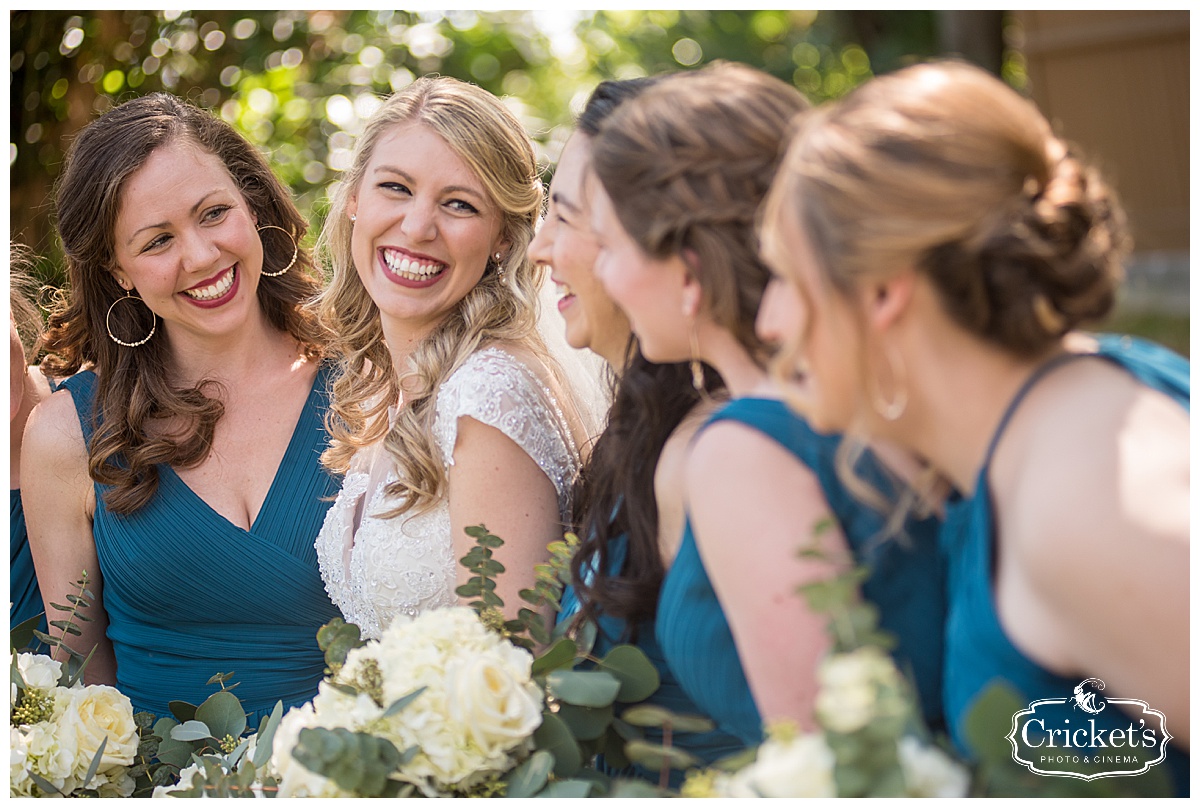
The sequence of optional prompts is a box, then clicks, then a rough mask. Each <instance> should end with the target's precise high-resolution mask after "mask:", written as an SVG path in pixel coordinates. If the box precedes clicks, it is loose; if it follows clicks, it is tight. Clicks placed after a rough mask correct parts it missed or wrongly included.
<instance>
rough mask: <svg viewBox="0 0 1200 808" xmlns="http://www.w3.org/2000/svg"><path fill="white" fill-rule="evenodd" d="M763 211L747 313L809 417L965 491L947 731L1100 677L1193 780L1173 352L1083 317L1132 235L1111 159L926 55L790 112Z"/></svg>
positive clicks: (951, 552) (1180, 442)
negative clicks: (1005, 689) (829, 100)
mask: <svg viewBox="0 0 1200 808" xmlns="http://www.w3.org/2000/svg"><path fill="white" fill-rule="evenodd" d="M763 231H764V232H763V249H764V255H765V256H766V258H767V260H768V261H769V262H770V264H771V265H772V266H773V267H774V268H775V269H776V271H777V272H778V273H779V274H778V278H777V280H776V282H775V283H774V284H773V286H772V292H771V297H772V300H771V302H770V304H769V305H768V306H767V307H765V311H764V315H763V318H762V324H761V325H762V330H763V331H764V332H765V333H769V334H772V335H775V336H776V337H778V338H780V339H787V340H788V341H789V343H790V349H789V354H788V355H787V356H785V357H781V363H780V366H779V372H780V374H781V375H783V376H791V375H793V374H796V373H801V371H802V376H803V396H802V399H801V401H800V402H799V404H800V405H801V406H802V407H803V409H804V412H805V413H806V414H808V416H809V417H810V418H811V420H812V422H813V424H814V425H816V426H818V427H820V428H822V429H848V428H854V429H855V430H858V431H861V432H864V433H866V434H868V435H875V436H883V437H886V438H888V439H891V440H894V441H896V442H897V443H900V444H902V445H904V446H906V447H908V448H909V449H911V450H912V451H913V452H915V453H917V454H918V455H920V456H922V457H925V458H927V459H928V461H929V463H930V464H932V466H933V467H934V468H936V469H937V470H938V471H940V472H941V473H942V474H944V475H945V476H946V477H947V478H948V479H949V481H950V482H951V483H952V484H953V485H954V487H955V488H956V489H957V490H958V492H960V493H961V497H960V498H959V499H958V500H957V501H956V502H955V503H953V504H952V505H951V507H950V509H949V511H948V513H947V518H946V526H945V532H944V536H943V546H944V549H945V552H946V553H947V555H948V557H949V565H950V566H949V576H950V577H949V596H948V597H949V615H948V624H947V634H946V691H945V696H946V699H945V706H946V714H947V720H948V722H949V724H950V730H951V733H952V735H953V737H954V738H955V740H956V741H957V742H958V743H959V745H960V746H961V747H963V749H964V751H967V752H968V753H969V752H970V751H971V750H970V749H968V748H967V746H966V741H965V738H964V723H963V722H964V716H965V715H966V714H967V713H968V712H969V710H970V709H971V707H972V705H973V704H974V702H975V699H976V697H977V696H979V694H980V693H981V692H982V691H983V690H984V689H985V687H987V686H988V685H989V684H990V683H992V682H995V681H1001V682H1005V683H1007V684H1008V685H1009V686H1011V687H1013V688H1015V689H1016V690H1017V691H1018V692H1019V693H1020V694H1021V698H1022V699H1024V700H1028V701H1033V700H1035V699H1049V698H1056V697H1069V696H1070V695H1071V694H1072V692H1073V689H1074V688H1075V686H1076V685H1077V684H1078V683H1079V682H1080V681H1081V680H1083V679H1086V678H1091V677H1096V678H1099V679H1102V680H1103V681H1104V682H1105V683H1106V685H1107V687H1106V689H1105V691H1104V695H1105V696H1122V697H1129V698H1134V699H1140V700H1143V701H1145V702H1148V703H1149V704H1150V706H1151V707H1153V708H1155V709H1158V710H1160V711H1161V712H1162V713H1164V714H1165V716H1166V719H1167V724H1168V728H1169V731H1170V732H1171V733H1172V734H1173V735H1174V736H1175V738H1174V740H1172V741H1171V742H1170V743H1169V744H1168V756H1167V757H1168V762H1169V763H1170V764H1171V765H1172V766H1173V770H1174V773H1175V774H1176V776H1177V785H1178V788H1179V790H1180V791H1181V792H1186V790H1187V773H1188V772H1187V766H1186V759H1185V757H1186V756H1184V755H1181V754H1179V752H1178V750H1179V749H1181V748H1182V749H1187V747H1188V744H1189V735H1190V731H1189V710H1190V696H1189V694H1190V677H1189V668H1188V660H1189V645H1188V609H1187V603H1188V596H1189V577H1188V566H1189V565H1188V557H1189V555H1188V554H1189V546H1188V544H1189V533H1188V524H1189V523H1188V517H1189V510H1188V479H1189V470H1190V463H1189V459H1188V413H1189V411H1190V404H1189V402H1190V386H1189V381H1188V372H1189V366H1188V363H1187V362H1186V361H1185V360H1183V359H1181V358H1180V357H1178V356H1176V355H1174V354H1172V353H1170V352H1168V351H1166V350H1164V349H1162V348H1159V347H1157V346H1154V345H1151V344H1148V343H1146V342H1143V341H1141V340H1138V339H1134V338H1131V337H1114V336H1099V337H1092V336H1087V335H1084V334H1082V333H1079V332H1078V331H1076V328H1077V327H1078V326H1079V325H1080V324H1081V323H1084V322H1087V321H1094V320H1097V319H1099V318H1102V317H1103V316H1104V315H1105V314H1107V313H1108V311H1109V309H1110V308H1111V306H1112V304H1113V298H1114V295H1115V293H1116V290H1117V284H1118V279H1119V277H1120V270H1121V263H1120V262H1121V257H1122V254H1123V252H1124V248H1125V246H1126V243H1127V237H1126V233H1125V229H1124V226H1123V216H1122V213H1121V210H1120V208H1119V207H1118V205H1117V203H1116V201H1115V200H1114V198H1113V196H1112V194H1111V192H1110V190H1109V189H1108V187H1107V186H1106V185H1105V183H1104V181H1103V180H1102V179H1101V178H1100V176H1099V175H1098V174H1097V173H1096V172H1095V171H1094V170H1093V169H1092V168H1090V167H1089V166H1088V165H1086V164H1085V163H1084V162H1083V161H1082V160H1081V159H1080V158H1079V157H1078V156H1077V155H1076V154H1075V153H1073V152H1072V151H1071V150H1070V149H1069V148H1068V147H1067V146H1066V145H1065V144H1064V143H1063V142H1062V141H1061V140H1060V139H1059V138H1057V137H1056V136H1055V135H1054V134H1053V132H1052V131H1051V128H1050V125H1049V124H1048V123H1047V121H1046V120H1045V118H1043V117H1042V115H1041V114H1040V113H1039V112H1038V111H1037V110H1036V108H1035V107H1034V106H1033V105H1031V104H1030V103H1029V102H1028V101H1026V100H1025V99H1023V98H1022V97H1020V96H1019V95H1018V94H1017V93H1016V92H1014V91H1013V90H1012V89H1011V88H1009V87H1007V86H1006V85H1004V84H1003V83H1002V82H1000V81H999V80H997V79H995V78H994V77H992V76H990V75H989V74H987V73H985V72H983V71H982V70H979V69H977V68H974V67H970V66H967V65H964V64H958V63H953V62H947V63H935V64H927V65H921V66H917V67H912V68H907V69H905V70H901V71H898V72H896V73H894V74H892V75H889V76H885V77H882V78H878V79H874V80H872V81H871V82H869V83H868V84H866V85H865V86H863V87H861V88H860V89H858V90H856V91H854V92H853V93H851V94H850V95H849V96H847V97H846V98H845V99H844V100H843V101H840V102H838V103H836V104H833V105H831V106H830V107H829V108H828V109H825V110H822V111H821V112H820V113H818V114H817V115H814V116H813V117H811V118H810V119H809V120H808V121H807V122H806V123H805V125H804V126H803V127H802V129H801V130H800V132H799V134H798V135H797V136H796V138H795V139H794V140H793V141H792V143H791V145H790V148H789V150H788V154H787V158H786V162H785V166H784V168H783V169H782V171H781V173H780V176H779V179H778V180H777V182H776V183H775V186H774V187H773V189H772V191H771V195H770V198H769V200H768V203H767V206H766V215H765V225H764V228H763ZM1089 720H1090V719H1089ZM1095 720H1096V722H1097V724H1098V725H1101V726H1108V725H1113V726H1118V727H1120V728H1121V729H1122V730H1123V729H1124V727H1125V726H1126V725H1127V724H1128V723H1129V721H1130V717H1129V716H1128V715H1122V714H1121V713H1120V712H1119V710H1117V709H1113V708H1112V706H1111V705H1110V708H1109V709H1106V710H1104V711H1103V712H1102V713H1100V714H1099V715H1096V716H1095ZM1112 722H1115V724H1113V723H1112ZM996 731H997V733H998V734H999V735H1002V734H1003V733H1004V732H1006V731H1007V727H1004V728H997V730H996ZM1172 758H1174V759H1173V760H1172Z"/></svg>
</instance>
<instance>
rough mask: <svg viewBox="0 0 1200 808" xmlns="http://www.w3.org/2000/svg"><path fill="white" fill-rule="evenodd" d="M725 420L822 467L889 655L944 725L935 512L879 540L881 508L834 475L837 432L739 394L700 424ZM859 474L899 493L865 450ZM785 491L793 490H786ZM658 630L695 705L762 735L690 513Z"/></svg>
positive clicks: (734, 727)
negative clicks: (819, 429) (888, 638)
mask: <svg viewBox="0 0 1200 808" xmlns="http://www.w3.org/2000/svg"><path fill="white" fill-rule="evenodd" d="M719 421H736V422H739V423H743V424H746V425H748V426H750V427H752V428H754V429H756V430H758V431H760V432H762V433H763V434H765V435H767V436H768V437H770V438H772V439H773V440H775V441H776V442H777V443H779V444H780V445H782V446H783V447H784V448H786V449H788V451H790V452H791V453H792V454H793V455H794V456H795V457H796V458H797V459H798V460H799V461H800V462H801V463H803V464H804V465H805V466H807V467H808V468H809V469H810V470H811V471H812V472H813V473H814V474H815V475H816V477H817V480H818V482H819V484H820V486H821V489H822V491H823V492H824V494H825V499H826V501H827V502H828V504H829V507H830V509H831V510H832V512H833V515H834V517H835V518H836V520H837V521H838V524H839V525H840V527H841V530H842V533H843V535H844V536H845V538H846V541H847V543H848V544H849V546H850V549H851V552H852V553H853V555H854V557H855V559H856V561H857V562H858V563H860V564H863V565H865V566H867V567H868V569H869V575H868V577H867V579H866V580H865V581H864V583H863V595H864V597H865V598H867V599H868V600H870V601H871V602H873V603H874V604H875V605H876V606H877V607H878V608H879V611H880V623H881V626H882V627H883V628H884V629H886V630H887V631H889V632H891V633H892V634H893V635H895V637H896V639H897V645H896V647H895V648H894V649H893V655H894V657H895V658H896V660H897V662H898V664H899V665H900V667H901V668H902V669H903V670H905V671H906V672H907V673H909V675H910V677H911V679H912V681H913V682H914V683H915V685H916V690H917V694H918V697H919V699H920V702H921V708H922V712H923V714H924V716H925V719H926V721H927V722H928V723H929V724H930V725H931V726H933V727H935V728H936V727H939V726H940V725H941V673H942V629H943V625H944V620H945V594H944V584H943V580H944V571H943V568H942V566H941V561H940V557H939V554H938V546H937V531H938V522H937V520H935V519H932V518H930V519H924V520H915V519H914V520H909V522H908V523H907V524H906V525H905V527H904V530H905V534H906V537H904V538H899V537H898V538H892V539H883V538H882V536H883V529H884V526H885V523H886V518H885V515H884V514H880V513H878V512H876V511H875V510H873V509H872V508H871V507H870V506H868V505H866V504H864V503H862V502H861V501H859V500H858V499H856V498H855V496H854V495H853V494H852V493H851V492H850V491H848V490H846V488H845V486H844V485H843V484H842V482H841V481H840V480H839V478H838V475H837V470H836V463H835V453H836V452H837V448H838V446H839V444H840V442H841V438H840V436H837V435H821V434H818V433H816V432H814V431H813V430H812V428H811V427H809V425H808V424H807V422H805V421H804V420H803V419H802V418H799V417H798V416H796V415H795V414H794V413H792V412H791V410H789V409H788V408H787V406H786V405H785V404H783V402H781V401H776V400H773V399H761V398H740V399H735V400H734V401H731V402H730V403H729V404H727V405H725V406H724V407H723V408H721V409H720V410H719V411H717V412H716V413H714V414H713V415H712V416H711V417H710V418H709V419H708V421H707V422H706V423H705V424H704V426H703V427H701V429H704V428H706V427H707V426H708V425H710V424H713V423H717V422H719ZM855 472H856V473H857V474H858V475H859V477H860V478H862V479H864V480H866V481H867V482H869V483H871V484H872V485H874V486H876V487H877V488H878V489H879V490H881V491H883V492H884V493H885V494H891V493H894V488H893V484H892V483H891V481H890V479H889V478H888V476H887V475H886V474H885V473H884V472H883V470H882V469H881V467H880V466H879V464H878V461H877V460H875V458H874V456H873V455H871V454H870V453H865V454H864V455H863V456H862V457H861V458H860V460H859V462H858V464H857V466H856V468H855ZM779 494H780V496H787V492H786V491H781V492H779ZM808 533H809V529H808V528H799V527H798V528H797V534H796V536H795V545H796V548H797V549H799V548H800V547H801V546H802V545H804V544H805V543H806V542H807V540H808V538H809V535H808ZM745 538H746V539H747V540H749V539H750V538H752V537H745ZM797 597H800V595H797ZM655 630H656V635H657V639H658V643H659V645H660V646H661V648H662V653H663V655H664V657H665V659H666V662H667V664H668V665H669V666H670V668H671V670H672V671H674V672H675V675H676V677H677V678H678V680H679V684H680V686H681V688H682V690H683V692H684V693H686V695H687V696H688V697H689V698H690V699H691V700H692V701H693V702H694V703H695V704H696V705H697V706H698V708H699V711H700V712H701V713H703V714H706V715H708V716H709V717H711V718H712V719H713V720H714V721H715V722H716V725H717V727H718V729H720V730H721V731H723V732H726V733H729V734H731V735H734V736H736V737H737V738H739V739H740V740H741V741H742V743H743V744H745V745H753V744H758V743H761V742H762V740H763V725H762V717H761V716H760V714H759V711H758V708H757V706H756V705H755V703H754V698H753V696H752V695H751V691H750V685H749V683H748V682H747V680H746V674H745V670H744V667H743V665H742V661H741V660H740V659H739V657H738V653H737V647H736V645H735V644H734V639H733V633H732V631H731V630H730V627H729V622H728V620H727V619H726V618H725V614H724V612H723V611H722V609H721V603H720V601H719V600H718V599H717V595H716V592H715V591H714V590H713V587H712V583H711V581H710V580H709V577H708V573H707V572H706V570H705V568H704V561H703V559H702V558H701V556H700V550H699V548H698V546H697V545H696V540H695V537H694V535H693V533H692V526H691V521H690V519H689V521H688V522H687V524H686V527H685V529H684V534H683V541H682V544H681V545H680V548H679V552H678V554H677V555H676V557H675V560H674V562H672V564H671V567H670V569H669V570H668V571H667V575H666V578H665V579H664V581H663V587H662V592H661V594H660V596H659V603H658V619H657V622H656V628H655ZM779 641H780V642H781V643H783V642H788V638H787V637H786V636H781V637H779Z"/></svg>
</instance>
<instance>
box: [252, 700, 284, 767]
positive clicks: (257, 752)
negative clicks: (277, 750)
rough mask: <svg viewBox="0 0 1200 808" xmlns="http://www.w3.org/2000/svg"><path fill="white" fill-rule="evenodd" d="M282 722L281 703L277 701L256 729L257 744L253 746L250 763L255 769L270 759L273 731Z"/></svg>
mask: <svg viewBox="0 0 1200 808" xmlns="http://www.w3.org/2000/svg"><path fill="white" fill-rule="evenodd" d="M282 720H283V702H282V701H277V702H275V707H274V708H273V709H272V710H271V714H270V715H269V716H267V718H266V720H265V721H264V722H263V723H262V724H260V725H259V727H258V743H256V744H255V745H254V757H253V758H251V761H250V762H251V763H253V764H254V766H255V768H258V769H261V768H262V767H263V766H265V765H266V764H267V761H268V760H270V759H271V747H272V746H273V745H274V743H275V730H277V729H279V722H280V721H282Z"/></svg>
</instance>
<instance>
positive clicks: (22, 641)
mask: <svg viewBox="0 0 1200 808" xmlns="http://www.w3.org/2000/svg"><path fill="white" fill-rule="evenodd" d="M44 615H45V612H39V613H38V614H35V615H34V616H33V617H31V618H29V619H28V620H25V621H24V622H21V623H17V625H16V626H14V627H13V628H12V629H11V630H10V631H9V632H8V645H9V647H10V648H11V649H12V650H13V651H24V650H26V649H30V648H32V647H33V645H34V642H33V641H34V640H35V639H36V637H34V629H36V628H37V627H38V625H39V624H40V623H41V622H42V617H43V616H44Z"/></svg>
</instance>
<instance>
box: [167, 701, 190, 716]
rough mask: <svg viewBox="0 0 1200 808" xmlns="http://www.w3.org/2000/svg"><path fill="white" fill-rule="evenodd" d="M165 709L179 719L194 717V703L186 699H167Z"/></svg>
mask: <svg viewBox="0 0 1200 808" xmlns="http://www.w3.org/2000/svg"><path fill="white" fill-rule="evenodd" d="M167 709H168V710H170V711H171V715H173V716H175V717H176V718H178V719H179V720H180V721H192V720H195V718H196V705H194V704H189V703H188V702H186V701H168V702H167Z"/></svg>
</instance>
